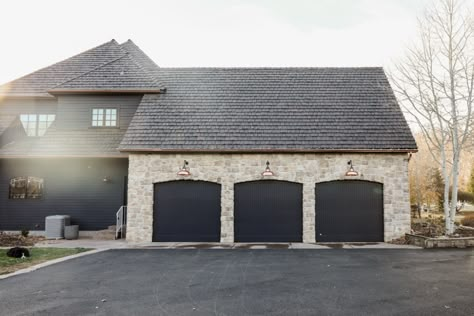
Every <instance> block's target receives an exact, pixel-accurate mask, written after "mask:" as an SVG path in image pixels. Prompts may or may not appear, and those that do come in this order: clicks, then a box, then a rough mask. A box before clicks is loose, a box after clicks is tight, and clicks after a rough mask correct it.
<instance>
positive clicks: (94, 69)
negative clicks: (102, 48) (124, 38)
mask: <svg viewBox="0 0 474 316" xmlns="http://www.w3.org/2000/svg"><path fill="white" fill-rule="evenodd" d="M127 55H128V53H127V52H125V53H124V55H122V56H120V57H117V58H115V59H112V60H109V61H107V62H105V63H103V64H101V65H99V66H97V67H95V68H93V69H91V70H89V71H86V72H84V73H82V74H80V75H78V76H76V77H73V78H71V79H69V80H66V81H64V82H61V83H60V84H57V85H55V86H54V87H53V88H51V89H49V90H54V89H56V88H57V87H59V86H62V85H63V84H66V83H68V82H71V81H74V80H76V79H78V78H80V77H82V76H85V75H88V74H90V73H91V72H93V71H96V70H97V69H100V68H102V67H104V66H107V65H109V64H112V63H114V62H116V61H117V60H120V59H122V58H124V57H126V56H127Z"/></svg>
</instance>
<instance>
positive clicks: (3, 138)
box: [0, 120, 26, 148]
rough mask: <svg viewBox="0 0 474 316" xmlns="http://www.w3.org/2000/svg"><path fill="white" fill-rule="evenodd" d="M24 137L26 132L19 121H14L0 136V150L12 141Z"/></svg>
mask: <svg viewBox="0 0 474 316" xmlns="http://www.w3.org/2000/svg"><path fill="white" fill-rule="evenodd" d="M25 137H26V132H25V129H24V128H23V126H22V125H21V122H20V120H15V122H14V123H13V124H12V125H11V126H10V127H9V128H8V129H7V130H5V131H4V132H3V133H2V134H1V135H0V148H1V147H2V146H4V145H6V144H8V143H10V142H12V141H15V140H19V139H22V138H25Z"/></svg>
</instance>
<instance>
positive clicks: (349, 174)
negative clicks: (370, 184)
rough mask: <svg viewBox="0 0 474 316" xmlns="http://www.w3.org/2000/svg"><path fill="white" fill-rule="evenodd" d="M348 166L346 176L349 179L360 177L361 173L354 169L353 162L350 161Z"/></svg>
mask: <svg viewBox="0 0 474 316" xmlns="http://www.w3.org/2000/svg"><path fill="white" fill-rule="evenodd" d="M347 164H348V165H349V170H347V172H346V176H347V177H355V176H358V175H359V173H358V172H357V171H355V170H354V167H353V166H352V160H349V161H348V162H347Z"/></svg>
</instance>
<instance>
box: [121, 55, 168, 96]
mask: <svg viewBox="0 0 474 316" xmlns="http://www.w3.org/2000/svg"><path fill="white" fill-rule="evenodd" d="M127 54H128V56H129V58H130V60H131V61H132V62H133V63H134V64H135V65H136V66H137V67H138V68H140V69H141V70H142V71H143V73H144V74H145V75H146V76H147V77H148V79H150V80H151V81H152V82H153V84H154V85H156V86H157V87H160V88H161V86H162V83H161V82H160V81H159V80H158V78H157V77H156V76H154V75H153V74H151V73H150V71H149V70H148V69H146V67H144V66H143V65H142V64H141V63H140V62H139V61H138V60H136V59H135V58H133V54H130V53H128V52H127Z"/></svg>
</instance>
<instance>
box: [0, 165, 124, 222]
mask: <svg viewBox="0 0 474 316" xmlns="http://www.w3.org/2000/svg"><path fill="white" fill-rule="evenodd" d="M127 173H128V159H93V158H90V159H89V158H88V159H72V158H71V159H0V230H20V229H22V228H27V229H30V230H44V219H45V217H46V216H48V215H54V214H66V215H70V216H71V219H72V222H73V223H74V224H78V225H79V226H80V227H79V228H80V229H81V230H99V229H104V228H106V227H107V226H109V225H114V224H115V213H116V212H117V210H118V209H119V208H120V206H121V205H122V204H123V198H124V196H123V194H124V177H125V176H126V175H127ZM16 176H36V177H41V178H43V179H44V198H43V199H42V200H9V199H8V193H9V181H10V178H12V177H16ZM104 176H107V177H109V178H110V180H111V181H110V182H104V181H103V178H104Z"/></svg>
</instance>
